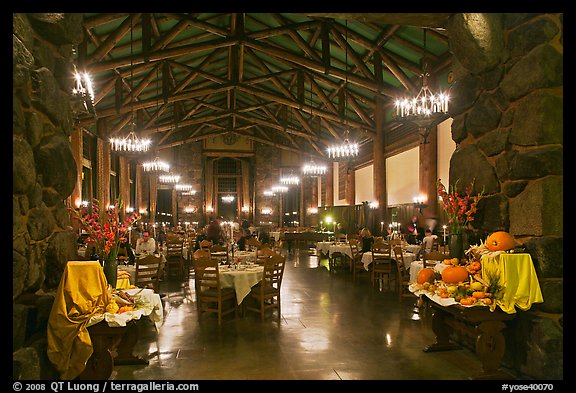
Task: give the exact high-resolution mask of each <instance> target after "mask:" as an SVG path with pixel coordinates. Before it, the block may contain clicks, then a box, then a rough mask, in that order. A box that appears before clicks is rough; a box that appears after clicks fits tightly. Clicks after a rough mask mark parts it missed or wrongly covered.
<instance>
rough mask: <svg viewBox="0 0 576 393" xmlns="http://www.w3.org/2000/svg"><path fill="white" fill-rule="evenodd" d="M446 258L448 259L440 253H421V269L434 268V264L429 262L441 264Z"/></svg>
mask: <svg viewBox="0 0 576 393" xmlns="http://www.w3.org/2000/svg"><path fill="white" fill-rule="evenodd" d="M447 258H449V257H448V255H446V254H444V253H442V252H440V251H432V252H424V253H422V269H424V268H426V267H434V265H435V263H433V262H431V261H439V262H442V261H444V259H447Z"/></svg>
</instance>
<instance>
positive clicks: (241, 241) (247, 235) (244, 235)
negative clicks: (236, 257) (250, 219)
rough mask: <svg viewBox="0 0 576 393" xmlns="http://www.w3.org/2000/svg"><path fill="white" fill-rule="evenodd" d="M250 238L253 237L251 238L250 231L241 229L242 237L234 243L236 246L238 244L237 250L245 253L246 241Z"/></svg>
mask: <svg viewBox="0 0 576 393" xmlns="http://www.w3.org/2000/svg"><path fill="white" fill-rule="evenodd" d="M252 237H254V236H252V234H251V233H250V231H249V230H248V229H244V228H243V229H242V236H240V238H239V239H238V241H237V242H236V244H238V250H240V251H246V240H248V239H250V238H252Z"/></svg>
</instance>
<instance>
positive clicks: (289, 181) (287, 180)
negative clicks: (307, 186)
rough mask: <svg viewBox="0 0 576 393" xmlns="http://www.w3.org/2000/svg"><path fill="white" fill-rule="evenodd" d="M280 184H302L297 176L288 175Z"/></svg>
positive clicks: (283, 177)
mask: <svg viewBox="0 0 576 393" xmlns="http://www.w3.org/2000/svg"><path fill="white" fill-rule="evenodd" d="M280 184H284V185H287V186H294V185H296V186H297V185H298V184H300V178H299V177H298V176H296V175H286V176H282V177H281V178H280Z"/></svg>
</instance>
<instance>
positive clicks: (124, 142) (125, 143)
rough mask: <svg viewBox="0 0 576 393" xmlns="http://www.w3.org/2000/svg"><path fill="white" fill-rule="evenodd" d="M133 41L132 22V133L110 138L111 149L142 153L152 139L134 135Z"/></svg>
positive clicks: (148, 146)
mask: <svg viewBox="0 0 576 393" xmlns="http://www.w3.org/2000/svg"><path fill="white" fill-rule="evenodd" d="M132 45H133V41H132V22H130V59H131V60H130V97H131V98H130V105H131V109H130V117H131V120H130V128H131V130H130V132H129V133H128V135H126V136H125V137H120V138H110V144H111V148H112V150H114V151H117V152H126V153H140V152H146V151H148V149H149V148H150V143H151V141H150V139H140V138H138V137H137V136H136V134H135V133H134V90H133V88H132V81H133V79H134V61H133V60H132V59H133V57H132V52H133V47H132Z"/></svg>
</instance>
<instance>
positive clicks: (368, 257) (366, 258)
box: [362, 251, 422, 270]
mask: <svg viewBox="0 0 576 393" xmlns="http://www.w3.org/2000/svg"><path fill="white" fill-rule="evenodd" d="M415 259H416V254H412V253H411V252H408V251H405V252H404V266H405V267H406V269H410V266H411V263H412V262H413V261H414V260H415ZM362 263H363V264H364V269H366V270H368V266H370V264H371V263H372V253H371V252H365V253H364V254H362ZM420 264H422V262H420Z"/></svg>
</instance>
